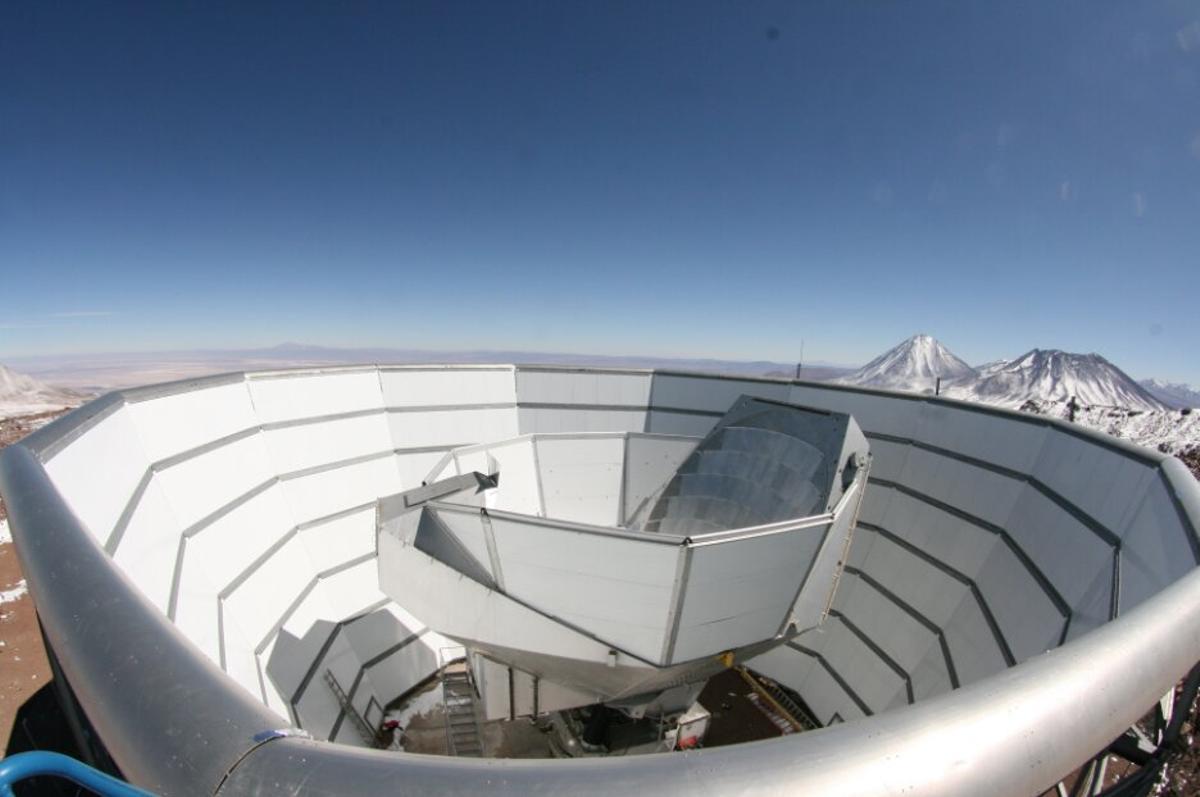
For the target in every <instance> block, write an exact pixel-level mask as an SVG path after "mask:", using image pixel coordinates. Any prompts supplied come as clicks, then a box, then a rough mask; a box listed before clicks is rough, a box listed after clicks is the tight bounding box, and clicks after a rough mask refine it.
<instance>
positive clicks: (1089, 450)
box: [1031, 429, 1154, 529]
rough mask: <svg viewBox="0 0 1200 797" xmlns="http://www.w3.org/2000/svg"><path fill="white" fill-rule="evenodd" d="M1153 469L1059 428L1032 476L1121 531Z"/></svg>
mask: <svg viewBox="0 0 1200 797" xmlns="http://www.w3.org/2000/svg"><path fill="white" fill-rule="evenodd" d="M1153 472H1154V469H1153V468H1151V467H1150V466H1148V465H1145V464H1143V463H1141V462H1138V461H1137V460H1133V459H1130V458H1129V457H1126V456H1122V455H1121V454H1118V453H1116V452H1115V451H1110V450H1108V449H1106V448H1104V447H1102V446H1100V445H1098V444H1096V443H1093V442H1091V441H1089V440H1083V439H1081V438H1078V437H1075V436H1074V435H1070V434H1067V433H1066V432H1063V431H1061V430H1058V429H1054V430H1051V431H1049V432H1048V433H1047V435H1046V442H1045V444H1044V445H1043V446H1042V450H1041V455H1040V456H1039V457H1038V460H1037V462H1036V463H1035V464H1034V467H1033V469H1032V471H1031V473H1032V475H1033V476H1035V477H1037V479H1038V480H1039V481H1041V482H1042V483H1043V484H1045V485H1046V486H1047V487H1049V488H1050V489H1051V490H1053V491H1054V492H1056V493H1058V494H1059V495H1061V496H1062V497H1063V498H1065V499H1067V500H1068V501H1070V502H1072V503H1073V504H1075V505H1076V506H1078V507H1080V508H1086V511H1087V512H1088V514H1089V515H1091V516H1092V517H1093V518H1095V519H1096V520H1097V521H1099V522H1100V523H1101V524H1102V525H1104V526H1105V527H1106V528H1109V529H1116V528H1119V527H1120V525H1121V522H1122V521H1123V520H1124V519H1125V518H1126V517H1128V513H1129V508H1130V506H1131V505H1132V504H1135V503H1136V502H1137V501H1138V500H1139V499H1140V498H1141V496H1142V492H1143V491H1144V490H1145V485H1146V484H1147V483H1148V481H1149V478H1151V476H1152V474H1153Z"/></svg>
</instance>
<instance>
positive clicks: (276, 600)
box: [214, 537, 318, 658]
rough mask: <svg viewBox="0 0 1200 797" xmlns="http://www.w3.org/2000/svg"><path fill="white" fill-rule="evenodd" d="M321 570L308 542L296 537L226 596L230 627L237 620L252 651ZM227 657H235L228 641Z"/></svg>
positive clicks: (225, 612) (225, 601)
mask: <svg viewBox="0 0 1200 797" xmlns="http://www.w3.org/2000/svg"><path fill="white" fill-rule="evenodd" d="M317 572H318V571H317V568H316V567H314V566H313V563H312V562H311V561H310V560H309V557H308V552H307V551H305V549H304V545H303V544H302V543H301V541H300V540H299V539H297V538H295V537H293V538H292V539H290V540H289V541H288V542H287V543H285V544H284V545H283V546H282V547H281V548H280V549H279V550H277V551H275V552H274V553H273V554H272V555H271V556H270V557H268V558H267V559H266V560H265V561H263V562H262V564H260V565H259V566H258V567H257V568H256V569H255V570H254V571H253V572H252V573H250V574H249V575H248V576H247V577H246V580H245V581H244V582H242V584H241V585H239V586H238V587H237V589H235V590H234V591H233V592H231V593H230V594H229V596H228V597H226V598H225V600H224V602H223V603H224V615H225V623H226V626H227V627H228V624H229V623H230V622H231V621H233V622H236V623H237V624H238V626H239V627H240V628H241V629H243V630H244V631H245V633H246V637H247V639H248V640H249V642H250V650H249V653H250V654H253V652H254V648H255V647H257V645H258V643H259V642H260V641H262V639H263V638H264V637H266V636H267V635H268V634H269V633H270V631H271V629H272V627H273V626H274V625H275V623H277V622H278V621H279V618H280V617H283V615H284V614H285V613H286V612H287V610H288V608H289V607H290V606H291V604H292V602H293V601H294V600H295V599H296V596H297V595H299V594H301V593H302V592H303V591H304V589H305V587H307V586H308V584H309V583H310V582H311V581H312V580H313V579H314V578H316V575H317ZM230 580H231V581H232V579H230ZM228 584H229V582H228V581H226V582H223V583H221V584H220V585H219V589H224V588H226V587H227V586H228ZM214 611H215V603H214ZM226 657H227V658H231V651H230V650H229V646H228V643H227V644H226Z"/></svg>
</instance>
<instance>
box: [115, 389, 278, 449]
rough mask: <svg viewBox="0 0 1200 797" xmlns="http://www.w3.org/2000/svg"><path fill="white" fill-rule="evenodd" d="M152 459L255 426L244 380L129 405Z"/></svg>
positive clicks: (144, 445) (256, 419)
mask: <svg viewBox="0 0 1200 797" xmlns="http://www.w3.org/2000/svg"><path fill="white" fill-rule="evenodd" d="M128 411H129V414H130V415H131V416H132V418H133V420H134V424H135V425H136V426H137V429H138V432H139V436H140V439H141V441H142V446H143V448H145V450H146V453H147V454H148V455H149V457H150V459H151V460H154V461H157V460H160V459H165V458H166V457H169V456H172V455H174V454H179V453H181V452H183V451H187V450H189V449H192V448H195V447H197V446H200V445H203V444H205V443H209V442H212V441H213V440H220V439H221V438H222V437H226V436H228V435H231V434H235V433H237V432H241V431H244V430H246V429H252V428H254V427H256V426H258V423H259V421H258V418H257V416H256V415H255V413H254V407H253V405H251V403H250V392H249V391H248V390H247V388H246V383H245V382H244V381H238V382H234V383H231V384H225V385H217V386H216V387H206V388H201V389H199V390H189V391H186V392H183V393H173V394H171V395H169V396H162V397H160V398H155V399H150V400H147V401H137V402H134V403H132V404H130V405H128Z"/></svg>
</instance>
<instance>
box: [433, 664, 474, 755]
mask: <svg viewBox="0 0 1200 797" xmlns="http://www.w3.org/2000/svg"><path fill="white" fill-rule="evenodd" d="M442 703H443V705H445V707H446V744H447V746H448V747H449V749H450V755H456V756H464V757H471V758H481V757H483V734H482V732H481V730H480V727H479V715H478V713H477V712H476V710H475V686H474V684H472V683H471V671H470V668H468V667H467V663H466V662H465V661H457V662H452V663H451V664H448V665H446V668H445V670H443V671H442Z"/></svg>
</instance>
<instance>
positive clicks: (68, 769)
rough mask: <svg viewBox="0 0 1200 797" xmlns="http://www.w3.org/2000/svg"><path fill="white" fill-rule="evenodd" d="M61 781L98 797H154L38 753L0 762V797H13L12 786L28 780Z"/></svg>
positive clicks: (85, 767)
mask: <svg viewBox="0 0 1200 797" xmlns="http://www.w3.org/2000/svg"><path fill="white" fill-rule="evenodd" d="M45 777H52V778H63V779H64V780H69V781H71V782H72V783H74V784H76V785H78V786H83V787H84V788H85V789H91V790H92V791H93V792H95V793H96V794H98V795H100V797H154V795H153V794H151V793H150V792H148V791H143V790H142V789H139V788H138V787H136V786H130V785H129V784H128V783H126V782H125V781H123V780H117V779H116V778H114V777H113V776H111V775H105V774H104V773H103V772H100V771H99V770H96V769H92V768H91V767H89V766H88V765H87V764H84V763H83V762H82V761H76V760H75V759H74V758H70V757H68V756H65V755H62V754H60V753H48V752H44V751H41V750H37V751H33V752H29V753H17V754H16V755H12V756H9V757H8V758H6V759H4V760H3V761H0V797H13V786H15V785H16V784H18V783H20V782H21V781H24V780H29V779H30V778H45Z"/></svg>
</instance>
